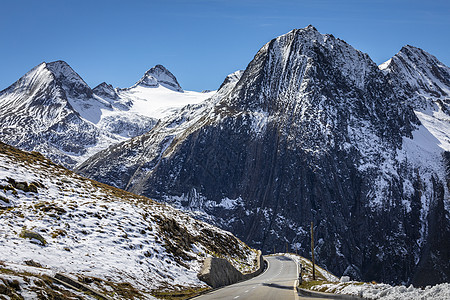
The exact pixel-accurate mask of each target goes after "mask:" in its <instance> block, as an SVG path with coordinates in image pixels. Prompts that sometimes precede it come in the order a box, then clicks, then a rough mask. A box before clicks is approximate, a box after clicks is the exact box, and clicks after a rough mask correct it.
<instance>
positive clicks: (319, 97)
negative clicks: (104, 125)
mask: <svg viewBox="0 0 450 300" xmlns="http://www.w3.org/2000/svg"><path fill="white" fill-rule="evenodd" d="M423 67H424V68H425V69H426V68H427V66H426V65H424V66H423ZM391 73H392V72H391ZM395 76H396V75H394V74H390V73H389V72H386V71H383V70H380V69H379V68H378V66H377V65H376V64H375V63H374V62H373V61H372V60H371V59H370V58H369V57H368V56H367V55H366V54H364V53H362V52H360V51H358V50H355V49H354V48H352V47H351V46H350V45H348V44H347V43H345V42H344V41H342V40H339V39H336V38H334V37H333V36H332V35H322V34H320V33H319V32H318V31H317V30H316V29H315V28H314V27H312V26H308V27H307V28H304V29H299V30H293V31H291V32H289V33H287V34H285V35H283V36H280V37H278V38H276V39H274V40H272V41H270V42H269V43H267V44H266V45H264V46H263V47H262V48H261V50H260V51H259V52H258V53H257V54H256V55H255V58H254V59H253V60H252V61H251V62H250V64H249V65H248V67H247V69H246V70H245V71H244V72H243V74H242V76H241V77H240V79H238V81H234V82H233V83H232V84H226V85H225V88H224V87H223V88H221V89H220V90H219V91H218V93H217V95H216V96H217V97H216V99H215V100H214V101H213V100H211V101H210V102H209V108H206V109H205V108H202V110H198V108H197V107H191V108H189V107H188V108H185V111H184V112H183V113H180V114H178V115H174V116H172V117H171V118H169V119H167V120H166V122H162V123H160V124H158V126H156V127H154V128H153V129H152V130H151V131H150V132H149V133H147V134H144V135H142V136H140V137H138V138H135V139H132V140H130V141H128V142H124V143H122V144H119V145H116V146H114V147H111V148H110V149H108V150H107V151H104V152H100V153H99V154H98V155H96V156H94V157H92V158H91V159H89V160H88V161H86V162H85V163H83V164H82V165H81V166H80V168H79V169H78V170H79V171H80V172H81V173H82V174H86V175H87V176H89V177H92V178H95V179H97V180H99V181H102V182H107V183H110V184H113V185H115V186H117V187H120V188H125V189H127V190H130V191H133V192H135V193H139V194H143V195H147V196H150V197H153V198H156V199H160V200H164V201H168V202H171V203H174V204H175V205H178V206H180V207H184V208H185V209H190V210H194V211H200V212H202V213H203V214H204V215H203V216H204V217H205V218H209V219H210V220H211V221H213V222H216V224H219V225H220V226H221V227H223V228H226V229H228V230H230V231H232V232H234V233H235V234H237V235H238V236H239V237H240V238H242V239H243V240H244V241H246V242H248V243H249V244H251V245H253V246H255V247H259V248H262V249H263V250H264V252H266V253H267V252H272V251H273V250H274V247H275V248H278V250H277V251H280V250H281V249H284V247H285V242H288V243H289V244H290V245H291V249H292V248H298V249H299V251H300V253H302V252H304V253H306V254H307V253H308V249H309V236H308V232H309V225H310V221H314V222H315V224H317V225H316V226H317V229H316V232H317V235H318V236H317V240H318V244H317V247H316V253H317V256H318V261H320V263H322V264H323V265H326V266H327V267H328V268H329V269H330V270H331V271H333V272H334V273H336V274H349V275H351V276H352V277H354V278H362V279H363V280H377V281H383V282H397V283H398V282H413V283H414V284H418V285H423V284H427V283H433V282H434V283H436V282H440V281H446V280H448V278H449V277H450V270H449V265H448V259H447V260H446V258H448V250H446V249H448V247H447V245H446V244H445V242H444V243H441V244H440V245H439V242H443V241H446V240H449V239H448V238H447V239H445V238H446V237H448V236H449V232H450V230H449V216H448V187H447V185H448V182H447V184H446V178H445V166H444V162H443V159H442V154H443V151H442V148H440V147H439V145H438V143H437V142H436V141H437V140H436V138H435V137H434V136H433V134H432V133H430V131H428V130H427V128H426V127H424V126H423V125H421V122H420V121H419V119H418V117H417V115H416V114H415V112H414V110H413V104H412V103H411V98H410V96H409V95H412V93H413V91H412V90H411V89H410V87H408V86H404V85H399V84H398V82H397V81H396V79H395V78H396V77H395ZM444 79H445V78H444ZM226 81H227V80H226ZM226 81H225V82H224V83H226ZM189 115H195V116H196V118H194V119H192V118H186V116H189ZM447 135H448V134H447ZM111 162H114V163H112V164H111ZM428 162H432V164H431V165H428ZM119 168H120V170H121V173H119V174H120V176H117V174H118V173H117V171H118V170H119ZM117 177H119V178H117ZM386 220H389V221H390V222H386ZM433 220H439V223H437V224H436V223H435V222H434V221H433ZM433 224H434V225H433ZM435 229H439V230H441V231H440V236H436V235H435V234H434V233H433V232H434V231H433V230H435ZM387 234H388V236H387ZM429 245H434V246H435V247H433V248H430V246H429ZM427 249H428V250H427ZM430 257H437V258H436V259H435V260H434V264H435V265H433V267H434V268H435V271H433V272H432V273H430V276H429V277H428V278H423V277H422V278H419V277H420V276H417V274H420V272H422V271H423V270H424V269H425V267H424V265H420V264H419V261H428V260H429V259H430Z"/></svg>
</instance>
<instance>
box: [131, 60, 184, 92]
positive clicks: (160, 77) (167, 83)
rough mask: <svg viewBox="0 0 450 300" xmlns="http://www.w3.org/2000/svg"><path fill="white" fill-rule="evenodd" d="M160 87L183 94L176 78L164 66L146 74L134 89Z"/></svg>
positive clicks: (154, 68)
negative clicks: (137, 87) (138, 87)
mask: <svg viewBox="0 0 450 300" xmlns="http://www.w3.org/2000/svg"><path fill="white" fill-rule="evenodd" d="M159 85H162V86H164V87H166V88H168V89H171V90H174V91H177V92H183V89H182V88H181V86H180V84H179V83H178V81H177V79H176V77H175V76H174V75H173V74H172V73H171V72H170V71H169V70H167V69H166V68H165V67H164V66H162V65H156V66H154V67H153V68H151V69H150V70H148V71H147V72H145V74H144V76H143V77H142V78H141V79H140V80H139V81H138V82H137V83H136V84H135V85H134V86H133V87H136V86H144V87H158V86H159Z"/></svg>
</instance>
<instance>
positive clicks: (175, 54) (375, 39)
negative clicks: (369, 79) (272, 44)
mask: <svg viewBox="0 0 450 300" xmlns="http://www.w3.org/2000/svg"><path fill="white" fill-rule="evenodd" d="M0 7H1V16H0V37H1V43H0V66H1V67H0V90H2V89H4V88H6V87H8V86H9V85H10V84H12V83H13V82H14V81H16V80H17V79H19V78H20V77H21V76H22V75H23V74H25V73H26V72H27V71H28V70H30V69H31V68H32V67H34V66H35V65H37V64H39V63H41V62H42V61H47V62H49V61H54V60H58V59H61V60H65V61H66V62H68V63H69V64H70V65H71V66H72V68H73V69H74V70H75V71H76V72H78V74H80V75H81V77H83V79H84V80H85V81H86V82H87V83H88V84H89V85H90V86H91V87H95V86H96V85H97V84H99V83H101V82H102V81H106V82H108V83H111V84H113V85H114V86H116V87H128V86H131V85H132V84H134V83H135V82H136V81H137V80H139V78H140V77H141V76H142V75H143V73H144V72H145V71H146V70H148V69H149V68H151V67H152V66H154V65H156V64H162V65H164V66H166V67H167V68H168V69H169V70H170V71H172V73H174V75H175V76H176V77H177V78H178V81H179V82H180V84H181V86H182V87H183V88H184V89H186V90H198V91H200V90H204V89H216V88H218V87H219V85H220V84H221V83H222V81H223V79H224V77H225V76H226V75H227V74H229V73H232V72H234V71H236V70H238V69H245V67H246V66H247V64H248V63H249V62H250V61H251V59H252V58H253V56H254V55H255V53H256V52H257V51H258V49H259V48H261V47H262V46H263V45H264V44H265V43H266V42H268V41H269V40H271V39H272V38H275V37H277V36H279V35H282V34H284V33H286V32H288V31H290V30H292V29H294V28H303V27H306V26H307V25H308V24H312V25H314V26H315V27H316V28H317V29H318V30H319V31H320V32H321V33H332V34H333V35H334V36H335V37H338V38H341V39H343V40H345V41H347V42H348V43H349V44H351V45H352V46H354V47H355V48H357V49H359V50H361V51H363V52H366V53H368V54H369V55H370V57H371V58H372V59H373V60H374V61H375V62H376V63H378V64H380V63H382V62H384V61H385V60H387V59H389V58H390V57H391V56H393V55H394V54H395V53H397V52H398V51H399V50H400V49H401V47H402V46H403V45H406V44H410V45H413V46H416V47H420V48H423V49H424V50H425V51H428V52H429V53H431V54H433V55H435V56H436V57H437V58H438V59H439V60H441V61H442V62H443V63H445V64H446V65H450V50H449V49H450V1H448V0H445V1H444V0H443V1H441V0H427V1H423V0H421V1H416V0H390V1H385V0H370V1H369V0H349V1H338V0H310V1H300V0H297V1H288V0H278V1H267V0H258V1H256V0H255V1H253V0H241V1H236V0H208V1H207V0H190V1H181V0H173V1H171V0H165V1H164V0H161V1H159V0H155V1H151V0H149V1H124V0H123V1H116V0H109V1H96V0H89V1H84V0H77V1H71V0H39V1H35V0H30V1H20V0H15V1H12V0H2V1H1V3H0Z"/></svg>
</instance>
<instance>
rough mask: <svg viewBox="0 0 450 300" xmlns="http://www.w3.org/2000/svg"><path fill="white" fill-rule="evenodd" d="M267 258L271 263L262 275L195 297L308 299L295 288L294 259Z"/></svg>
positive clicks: (202, 298)
mask: <svg viewBox="0 0 450 300" xmlns="http://www.w3.org/2000/svg"><path fill="white" fill-rule="evenodd" d="M265 259H266V261H267V262H268V264H269V265H268V268H267V270H266V271H265V272H264V273H262V274H261V275H259V276H257V277H255V278H252V279H250V280H247V281H243V282H239V283H236V284H233V285H230V286H227V287H224V288H221V289H219V290H216V291H214V292H211V293H208V294H205V295H202V296H199V297H197V298H195V299H201V300H206V299H215V300H216V299H238V300H243V299H255V300H256V299H258V300H260V299H287V300H291V299H292V300H294V299H295V300H296V299H306V298H300V297H299V296H298V294H297V292H296V291H295V289H294V285H295V281H296V280H297V276H298V271H297V264H296V263H295V262H294V261H293V260H291V259H290V258H288V257H285V256H266V257H265ZM315 299H317V298H315Z"/></svg>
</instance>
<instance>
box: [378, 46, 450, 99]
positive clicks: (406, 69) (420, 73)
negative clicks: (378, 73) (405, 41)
mask: <svg viewBox="0 0 450 300" xmlns="http://www.w3.org/2000/svg"><path fill="white" fill-rule="evenodd" d="M379 68H380V69H381V70H383V71H385V72H386V73H391V74H395V76H396V77H397V78H398V80H399V83H400V84H403V85H409V87H410V88H412V89H413V90H414V91H417V92H420V93H421V94H428V95H429V96H432V97H436V98H449V97H450V68H449V67H447V66H446V65H444V64H443V63H442V62H440V61H439V60H438V59H437V58H436V57H435V56H433V55H431V54H430V53H428V52H426V51H424V50H422V49H420V48H417V47H414V46H410V45H406V46H404V47H403V48H402V49H401V50H400V51H399V52H398V53H397V54H395V55H394V57H392V58H391V59H389V60H388V61H387V62H385V63H383V64H381V65H380V66H379Z"/></svg>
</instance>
